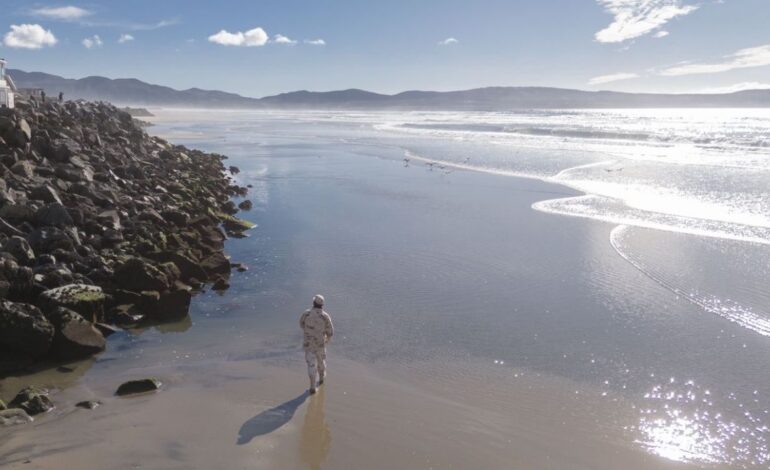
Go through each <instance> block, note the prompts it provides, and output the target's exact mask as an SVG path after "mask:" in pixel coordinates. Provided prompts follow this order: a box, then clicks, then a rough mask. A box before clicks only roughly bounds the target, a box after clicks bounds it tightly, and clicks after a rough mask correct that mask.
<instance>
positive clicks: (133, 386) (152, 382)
mask: <svg viewBox="0 0 770 470" xmlns="http://www.w3.org/2000/svg"><path fill="white" fill-rule="evenodd" d="M160 386H161V383H160V381H158V380H157V379H152V378H150V379H139V380H130V381H128V382H124V383H123V384H121V385H120V387H118V390H117V391H116V392H115V395H118V396H125V395H133V394H136V393H145V392H153V391H155V390H158V389H159V388H160Z"/></svg>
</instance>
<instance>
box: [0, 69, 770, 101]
mask: <svg viewBox="0 0 770 470" xmlns="http://www.w3.org/2000/svg"><path fill="white" fill-rule="evenodd" d="M8 73H9V74H10V75H11V77H12V78H13V80H14V81H15V82H16V85H17V86H18V87H20V88H42V89H44V90H45V92H46V94H48V95H49V96H52V97H53V96H56V95H58V94H59V92H62V93H64V95H65V97H66V98H67V99H79V98H82V99H87V100H103V101H110V102H112V103H114V104H117V105H132V106H150V107H152V106H170V107H194V108H297V109H299V108H310V109H405V110H408V109H413V110H477V111H505V110H512V109H532V108H554V109H555V108H675V107H676V108H680V107H683V108H687V107H694V108H706V107H752V108H757V107H762V108H764V107H770V90H746V91H739V92H735V93H727V94H658V93H623V92H615V91H583V90H572V89H565V88H549V87H486V88H476V89H472V90H462V91H447V92H438V91H419V90H414V91H405V92H402V93H398V94H394V95H386V94H380V93H373V92H370V91H365V90H359V89H349V90H339V91H327V92H312V91H305V90H303V91H294V92H290V93H282V94H279V95H274V96H266V97H264V98H250V97H246V96H241V95H238V94H235V93H227V92H224V91H217V90H202V89H199V88H190V89H187V90H175V89H173V88H169V87H166V86H160V85H153V84H150V83H146V82H143V81H141V80H137V79H135V78H119V79H110V78H105V77H97V76H91V77H85V78H81V79H70V78H63V77H59V76H57V75H51V74H47V73H43V72H24V71H21V70H9V71H8Z"/></svg>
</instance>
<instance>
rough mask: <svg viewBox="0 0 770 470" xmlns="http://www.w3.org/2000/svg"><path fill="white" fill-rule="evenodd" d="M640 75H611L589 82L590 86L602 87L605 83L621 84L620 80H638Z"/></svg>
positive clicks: (601, 76) (595, 78) (600, 76)
mask: <svg viewBox="0 0 770 470" xmlns="http://www.w3.org/2000/svg"><path fill="white" fill-rule="evenodd" d="M638 77H639V74H636V73H613V74H610V75H599V76H598V77H594V78H592V79H590V80H588V84H589V85H600V84H603V83H610V82H619V81H620V80H629V79H631V78H638Z"/></svg>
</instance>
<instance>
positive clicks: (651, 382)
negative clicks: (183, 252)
mask: <svg viewBox="0 0 770 470" xmlns="http://www.w3.org/2000/svg"><path fill="white" fill-rule="evenodd" d="M153 112H156V114H158V118H155V119H154V121H155V124H156V125H155V126H154V127H152V128H150V129H151V130H150V132H152V133H155V134H159V135H161V136H166V137H168V138H169V139H171V140H174V139H175V138H177V139H178V140H179V141H180V143H184V144H185V145H189V146H191V147H196V148H200V149H202V150H205V151H216V152H219V153H222V154H226V155H229V156H230V157H231V160H230V163H232V164H236V165H238V166H239V167H240V168H241V170H242V171H241V174H240V175H239V181H240V182H241V183H243V184H250V185H252V189H251V193H250V195H249V198H250V199H251V200H252V201H253V202H254V206H255V208H254V209H253V210H252V211H251V212H244V213H242V214H241V215H242V216H243V217H244V218H245V219H248V220H250V221H252V222H255V223H256V224H258V227H257V228H256V229H254V230H252V231H251V232H250V237H249V238H245V239H232V240H229V241H228V242H227V252H228V254H229V255H231V256H232V261H237V262H243V263H245V264H247V265H248V266H249V268H250V269H249V271H247V272H245V273H240V274H238V273H235V274H234V275H233V277H232V279H231V288H230V289H229V290H228V291H227V292H225V293H223V294H217V293H214V292H207V293H205V294H203V295H201V296H199V297H196V298H195V299H194V300H193V304H192V307H191V318H190V320H189V321H187V322H181V323H178V324H170V325H165V326H162V327H157V328H150V329H147V330H146V331H129V332H123V333H119V335H118V336H117V337H116V338H114V339H111V340H110V341H109V343H108V349H107V351H106V352H105V353H103V354H102V355H100V356H98V357H97V358H96V359H95V360H94V361H89V362H86V363H80V364H76V365H75V367H74V371H72V372H61V371H56V370H51V371H47V372H45V373H41V374H38V375H37V376H33V377H24V378H23V379H14V378H11V379H8V380H6V381H4V382H3V384H2V388H0V397H1V398H3V399H6V398H8V397H11V396H13V394H15V393H16V391H17V389H18V388H20V387H21V386H22V383H38V384H40V385H41V386H48V387H53V388H56V389H59V391H58V392H57V393H56V394H55V395H54V396H55V400H56V403H57V409H56V410H55V411H53V412H51V413H49V414H48V415H45V416H42V417H40V418H39V419H36V421H35V422H34V423H33V424H32V425H29V426H25V427H16V428H7V429H0V465H2V466H3V467H7V468H40V469H42V468H53V467H60V468H153V469H155V468H164V469H165V468H170V469H171V468H180V469H181V468H290V469H291V468H298V469H299V468H309V469H317V468H328V469H334V468H371V469H379V468H382V469H387V468H425V469H428V468H436V469H438V468H457V469H464V468H515V469H563V468H570V469H616V468H629V469H637V468H638V469H647V468H701V467H704V466H705V467H707V468H727V467H732V466H737V467H749V468H751V467H755V466H756V467H757V468H761V466H763V465H765V464H766V463H767V462H768V461H770V460H768V458H769V455H770V454H768V447H767V446H768V444H767V432H768V431H767V429H768V428H767V426H766V424H767V423H768V417H767V409H768V397H767V396H766V392H765V391H766V390H768V389H769V387H770V383H769V382H768V377H767V374H764V372H763V371H764V369H765V367H766V364H767V360H768V359H770V344H768V342H767V341H766V340H767V338H766V337H765V336H763V335H762V334H758V333H757V332H756V331H755V330H752V329H748V328H746V327H744V326H742V325H741V324H740V323H739V322H736V321H734V319H731V318H728V317H725V316H720V315H714V314H710V313H709V312H708V311H705V310H704V308H703V306H702V305H699V304H697V303H696V302H692V301H690V300H688V299H686V298H684V296H683V295H681V293H680V294H678V293H677V292H676V291H675V290H672V288H671V286H672V285H680V284H675V283H676V282H681V281H682V279H684V280H689V281H691V280H692V279H697V280H698V285H699V286H701V287H702V288H704V289H705V288H706V287H707V286H712V285H718V286H720V287H721V288H722V289H723V292H724V295H725V296H727V295H731V294H733V293H735V292H736V290H735V289H731V285H730V282H729V279H727V280H725V281H724V282H722V283H717V282H715V281H714V279H715V277H714V276H712V275H710V273H712V272H714V271H715V270H717V269H720V268H718V267H717V266H716V265H713V266H712V265H710V264H707V265H705V267H704V266H700V265H697V264H696V263H695V261H693V262H692V263H690V264H687V263H683V264H682V265H687V266H689V267H690V268H691V271H686V272H685V271H672V269H673V268H671V267H670V266H668V265H667V264H666V263H665V262H664V261H665V260H666V259H667V258H668V257H669V256H670V254H671V253H678V254H679V256H681V257H683V258H686V259H688V260H691V261H692V260H697V259H698V258H699V256H700V255H701V254H702V253H704V252H715V253H716V252H735V253H740V256H744V257H746V259H751V260H755V261H756V262H757V263H758V264H761V263H760V261H761V260H764V259H767V256H768V252H767V249H766V246H759V245H757V244H744V242H741V241H736V240H716V239H704V238H701V237H697V236H695V235H692V234H686V233H672V232H666V231H656V230H650V229H648V228H638V227H632V228H625V229H623V230H625V232H623V233H622V235H623V237H622V238H618V239H617V240H616V242H617V243H616V244H615V245H613V243H612V240H613V238H612V234H613V231H616V230H617V229H618V225H617V224H613V223H607V222H601V221H596V220H592V219H588V218H582V217H564V216H561V215H555V214H551V213H546V212H542V211H536V210H533V208H532V206H533V204H536V203H538V202H539V201H543V200H548V199H554V198H566V197H572V196H578V195H580V193H579V192H577V191H575V190H573V189H570V188H568V187H566V186H560V185H556V184H549V183H545V182H542V181H538V180H536V179H533V178H517V177H511V176H508V175H505V174H490V173H489V172H487V173H483V172H475V171H466V170H460V169H453V168H451V167H445V168H438V167H434V166H430V165H426V164H425V163H422V162H417V161H404V147H403V145H401V144H400V143H399V142H395V141H393V140H388V139H386V138H383V139H381V140H377V139H375V138H374V137H372V136H371V135H370V134H365V135H362V136H361V135H357V134H356V133H357V132H359V131H358V130H357V125H356V124H354V125H350V124H349V123H347V124H345V125H338V124H329V120H326V119H322V120H317V119H315V117H314V116H306V115H302V114H299V115H291V116H283V115H280V116H267V117H266V116H255V115H249V114H248V113H244V112H228V113H221V114H214V113H200V114H196V113H186V114H184V115H180V114H178V113H172V112H169V111H167V112H165V113H164V112H163V111H155V110H153ZM428 144H429V142H428V143H425V142H422V143H421V144H420V145H423V147H427V146H428ZM415 145H417V144H415ZM436 148H437V149H438V150H437V152H438V151H439V150H441V149H440V148H439V147H436ZM615 234H616V236H617V232H615ZM618 243H620V244H621V245H620V248H619V245H618ZM619 249H621V250H626V249H627V250H629V251H628V253H630V254H629V255H628V256H626V257H624V256H621V255H620V254H619V252H618V250H619ZM624 253H625V252H624ZM736 256H737V255H736ZM629 258H630V261H634V262H630V261H629ZM735 259H738V258H735ZM720 266H721V265H720ZM745 266H746V265H745V264H742V263H741V264H739V263H736V264H735V265H730V267H729V269H732V270H733V272H734V273H735V275H734V277H733V278H734V279H740V276H741V274H740V273H744V274H745V272H746V271H745V269H746V268H745ZM650 273H652V274H654V276H651V275H650ZM694 273H699V274H697V275H696V274H694ZM698 275H699V276H700V277H697V276H698ZM744 278H750V279H754V284H751V283H745V282H743V283H741V286H743V288H744V291H743V297H742V298H743V299H744V300H745V302H744V303H743V304H742V305H761V304H762V302H763V301H764V297H763V296H764V295H765V294H764V293H763V292H762V290H761V288H760V286H759V285H760V283H759V281H757V279H760V277H758V276H748V277H747V276H744ZM661 280H663V281H664V282H661ZM317 292H322V293H323V294H324V295H325V296H326V299H327V306H328V308H327V310H328V311H329V312H330V313H331V315H332V317H333V318H334V321H335V327H336V329H337V332H338V333H337V335H336V336H335V338H334V341H333V343H332V344H331V345H330V348H329V380H328V383H327V384H326V385H324V386H323V387H322V388H321V391H320V393H318V394H317V395H315V396H308V395H307V394H306V392H305V390H304V387H305V386H306V375H305V366H304V361H303V357H302V353H301V348H300V346H301V345H300V332H299V328H298V325H297V321H298V318H299V315H300V313H301V312H302V311H303V310H304V309H305V308H307V307H309V301H310V299H311V298H312V295H313V294H315V293H317ZM733 298H735V297H734V296H733ZM145 376H153V377H157V378H158V379H159V380H161V382H163V387H162V389H161V390H160V391H159V392H158V393H154V394H149V395H144V396H140V397H134V398H118V397H114V396H113V393H114V390H115V388H116V387H117V385H118V384H120V383H121V382H122V381H123V380H128V379H131V378H137V377H145ZM84 399H96V400H100V401H102V402H103V404H102V406H100V407H98V408H96V409H95V410H92V411H87V410H81V409H76V408H74V406H73V405H74V403H75V402H77V401H80V400H84Z"/></svg>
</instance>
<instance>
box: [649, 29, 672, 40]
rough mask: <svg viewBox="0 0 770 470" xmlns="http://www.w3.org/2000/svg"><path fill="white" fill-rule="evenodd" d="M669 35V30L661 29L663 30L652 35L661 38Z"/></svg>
mask: <svg viewBox="0 0 770 470" xmlns="http://www.w3.org/2000/svg"><path fill="white" fill-rule="evenodd" d="M668 35H669V32H668V31H662V30H661V31H658V32H657V33H655V34H653V35H652V37H654V38H658V39H660V38H665V37H666V36H668Z"/></svg>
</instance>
